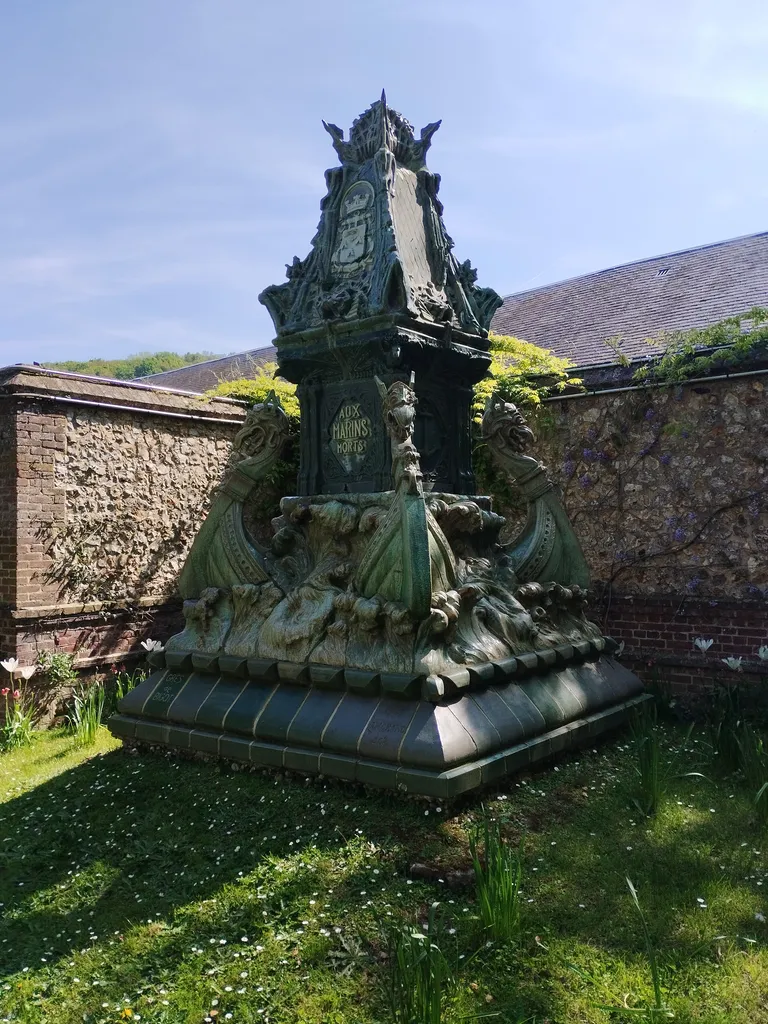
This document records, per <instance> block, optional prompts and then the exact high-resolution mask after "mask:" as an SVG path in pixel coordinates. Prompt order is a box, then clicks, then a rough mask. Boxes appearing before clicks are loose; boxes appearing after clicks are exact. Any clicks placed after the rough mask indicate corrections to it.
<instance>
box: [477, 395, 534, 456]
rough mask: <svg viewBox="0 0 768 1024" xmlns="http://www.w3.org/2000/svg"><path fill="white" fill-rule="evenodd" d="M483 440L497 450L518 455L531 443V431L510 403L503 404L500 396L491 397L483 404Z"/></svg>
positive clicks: (515, 407)
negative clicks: (508, 451)
mask: <svg viewBox="0 0 768 1024" xmlns="http://www.w3.org/2000/svg"><path fill="white" fill-rule="evenodd" d="M481 426H482V432H483V439H484V440H485V441H487V442H492V443H493V444H494V445H495V446H497V447H499V448H503V449H504V448H505V449H507V450H511V451H513V452H516V453H519V452H522V451H524V450H525V449H526V448H527V446H528V444H529V443H530V442H531V441H533V439H534V437H533V431H532V430H531V429H530V427H529V426H528V424H527V423H526V422H525V419H524V417H523V415H522V413H521V412H520V410H519V409H518V408H517V406H516V405H513V404H512V402H505V401H504V399H503V398H502V397H501V395H498V394H495V395H492V396H491V397H490V398H489V399H488V401H487V402H486V403H485V412H484V413H483V419H482V424H481Z"/></svg>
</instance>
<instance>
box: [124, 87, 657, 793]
mask: <svg viewBox="0 0 768 1024" xmlns="http://www.w3.org/2000/svg"><path fill="white" fill-rule="evenodd" d="M326 127H327V128H328V130H329V132H330V133H331V135H332V137H333V139H334V146H335V149H336V151H337V153H338V154H339V157H340V159H341V167H339V168H336V169H334V170H333V171H330V172H328V187H329V191H328V195H327V196H326V198H325V200H324V201H323V207H322V209H323V212H322V217H321V221H320V226H319V228H318V233H317V235H316V236H315V239H314V241H313V248H312V252H311V254H310V256H309V257H308V258H307V259H306V260H304V261H300V260H294V263H293V265H292V266H290V267H289V268H288V281H287V282H286V283H285V284H282V285H278V286H275V287H272V288H268V289H266V291H265V292H264V293H263V294H262V297H261V298H262V301H263V302H264V303H265V304H266V305H267V307H268V309H269V311H270V313H271V315H272V317H273V320H274V322H275V327H276V330H277V340H276V346H277V350H278V358H279V365H280V370H281V373H282V374H283V375H284V376H286V377H288V378H289V379H290V380H293V381H295V382H296V383H297V384H298V389H297V393H298V397H299V402H300V405H301V468H300V474H299V481H298V488H297V490H298V495H297V496H289V497H286V498H284V499H283V501H282V503H281V515H280V517H279V518H278V519H276V520H274V521H273V524H272V525H273V528H274V535H273V537H272V539H271V541H270V542H269V543H261V544H260V543H258V542H257V541H256V540H255V538H254V537H253V535H252V534H251V533H250V532H249V530H248V527H247V523H248V521H249V510H250V508H251V506H252V505H253V504H254V503H255V502H256V500H257V498H258V494H259V488H260V484H261V482H262V481H263V480H265V478H266V477H267V476H268V475H269V473H270V471H271V470H272V468H273V467H274V466H275V464H276V462H277V460H278V459H279V458H280V454H281V451H282V449H283V447H284V445H285V443H286V441H287V438H288V422H287V419H286V417H285V415H284V414H283V412H282V409H281V408H280V404H279V402H278V400H277V399H276V398H275V396H274V395H271V396H269V397H268V398H267V400H266V401H265V402H263V403H261V404H259V405H257V406H255V407H254V408H253V409H252V410H251V411H250V412H249V414H248V417H247V419H246V423H245V425H244V427H243V429H242V430H241V431H240V432H239V434H238V435H237V437H236V438H235V441H234V446H233V453H232V458H231V460H230V469H229V472H228V474H227V476H226V479H225V480H224V482H223V484H222V486H221V487H220V489H219V491H218V492H217V494H216V496H215V497H214V501H213V504H212V507H211V510H210V513H209V515H208V517H207V519H206V521H205V523H204V524H203V525H202V527H201V529H200V531H199V533H198V535H197V537H196V539H195V541H194V544H193V546H192V549H191V551H190V554H189V557H188V560H187V563H186V565H185V567H184V570H183V572H182V575H181V580H180V589H181V593H182V596H183V598H184V616H185V628H184V629H183V630H182V632H181V633H179V634H178V635H176V636H174V637H172V638H171V639H170V640H169V641H168V642H167V644H166V648H165V651H164V652H163V653H162V654H157V655H156V656H155V660H156V665H157V669H158V671H157V672H156V673H155V674H154V675H153V676H152V677H151V678H150V679H149V680H147V681H146V682H145V683H144V684H142V685H141V686H140V687H138V688H137V690H136V691H135V692H134V693H133V694H132V695H131V696H130V698H127V699H126V701H124V702H123V704H122V705H121V713H120V715H118V716H116V717H115V718H114V719H113V720H112V722H111V728H112V729H113V731H114V732H115V733H116V734H117V735H120V736H123V737H124V738H126V739H128V740H131V739H139V740H142V741H147V742H153V743H161V744H166V745H170V746H178V747H183V748H185V749H192V750H200V751H206V752H210V753H216V754H219V755H220V756H226V757H231V758H233V759H242V760H246V761H253V762H256V763H261V764H267V765H275V766H278V767H287V768H293V769H295V770H297V771H304V772H315V773H317V772H319V773H323V774H329V775H338V776H340V777H342V778H349V779H357V780H358V781H364V782H367V783H371V784H374V785H379V786H383V787H388V788H400V789H405V790H407V791H409V792H416V793H424V794H435V795H451V794H455V793H458V792H462V791H464V790H466V789H469V788H473V787H474V786H478V785H481V784H483V783H486V782H488V781H491V780H492V779H494V778H497V777H498V776H499V774H503V773H506V772H511V771H515V770H517V769H518V768H519V767H520V766H521V765H523V764H527V763H530V762H531V761H534V760H538V759H540V758H542V757H545V756H547V755H548V754H550V753H553V752H554V751H556V750H560V749H563V748H564V747H567V746H569V745H573V744H575V743H577V742H582V741H584V740H585V739H591V738H592V737H593V736H594V735H596V734H597V733H598V732H600V731H603V730H605V729H606V728H608V727H610V726H612V725H615V724H617V723H618V722H620V721H621V720H622V718H623V717H624V716H625V715H626V713H627V710H628V709H629V708H630V707H631V706H633V704H634V703H635V702H636V700H637V698H638V697H639V695H640V694H641V691H642V686H641V684H640V681H639V680H638V679H637V678H636V677H635V676H633V675H632V674H631V673H629V672H627V671H626V670H625V669H624V668H623V667H622V666H621V665H619V664H618V662H616V661H615V660H614V659H611V658H609V657H607V656H606V655H607V653H608V652H609V651H610V650H611V649H612V648H611V642H610V641H607V640H606V638H604V637H602V636H601V634H600V630H599V628H598V627H597V626H596V625H595V624H594V623H592V622H590V621H589V620H588V619H587V617H586V614H585V608H586V601H587V592H586V587H587V586H588V584H589V578H588V572H587V567H586V562H585V560H584V556H583V554H582V551H581V548H580V545H579V542H578V540H577V538H576V536H575V534H574V531H573V529H572V527H571V524H570V523H569V521H568V519H567V516H566V515H565V512H564V510H563V508H562V505H561V503H560V500H559V498H558V496H557V494H556V492H555V490H554V489H553V487H552V484H551V482H550V481H549V479H548V477H547V475H546V472H545V470H544V467H543V466H542V465H541V464H540V463H539V461H538V460H537V459H536V458H534V457H533V456H532V455H530V454H528V453H527V451H526V449H527V448H528V447H529V445H530V443H531V441H532V440H533V435H532V434H531V431H530V430H529V429H528V427H527V426H526V424H525V421H524V420H523V418H522V416H521V415H520V413H519V412H518V411H517V409H516V408H515V407H514V406H513V405H510V404H507V403H504V402H502V401H499V400H496V399H491V400H489V402H488V405H487V408H486V411H485V414H484V417H483V436H484V440H485V442H486V444H487V446H488V449H489V451H490V453H491V455H492V457H493V458H494V459H495V460H496V461H497V463H498V464H499V466H500V467H501V469H502V470H503V471H504V472H505V473H507V474H509V475H510V477H512V478H514V480H515V481H516V483H517V485H518V487H519V489H520V491H521V493H522V494H523V495H524V497H525V498H526V500H527V501H528V518H527V521H526V523H525V525H524V527H523V529H522V530H521V532H520V534H519V535H518V536H517V537H516V538H515V539H514V540H513V541H512V542H511V543H509V544H506V545H504V544H502V543H501V542H500V532H501V529H502V527H503V526H504V519H503V518H502V517H501V516H498V515H496V514H495V513H494V512H493V511H492V509H491V504H490V501H489V499H487V498H483V497H478V496H476V495H474V494H473V489H474V481H473V476H472V467H471V457H470V455H471V445H470V403H471V386H472V384H474V383H475V382H476V381H478V380H479V379H481V378H482V377H483V375H484V374H485V373H486V371H487V368H488V363H489V357H488V340H487V333H488V325H489V323H490V318H491V316H492V315H493V312H494V310H495V309H496V307H497V305H498V303H499V301H500V300H499V298H498V296H497V295H496V293H495V292H494V291H492V290H491V289H483V288H478V287H477V286H476V284H475V279H476V274H475V271H474V270H472V268H471V266H470V265H469V263H468V262H467V263H464V264H459V263H458V261H457V260H456V258H455V257H454V256H453V252H452V249H453V243H452V241H451V239H450V238H449V236H448V235H447V233H446V230H445V226H444V224H443V220H442V206H441V204H440V203H439V201H438V199H437V187H438V178H437V176H436V175H434V174H432V172H430V171H428V170H427V168H426V166H425V163H424V159H425V155H426V151H427V149H428V146H429V142H430V139H431V137H432V135H433V134H434V131H435V130H436V128H437V125H430V126H428V127H427V128H426V129H424V130H423V131H422V134H421V139H420V140H416V139H415V137H414V134H413V129H412V128H411V126H410V125H409V124H408V122H407V121H406V120H405V119H404V118H402V116H401V115H400V114H398V113H397V112H396V111H393V110H392V109H391V108H390V107H388V106H387V104H386V101H385V99H384V98H383V97H382V100H381V101H379V102H377V103H374V104H373V106H372V107H371V108H370V109H369V110H368V111H367V112H366V113H365V114H363V115H362V116H361V117H360V118H358V120H357V121H356V122H355V124H354V125H353V127H352V131H351V133H350V138H349V140H348V141H344V139H343V134H342V133H341V132H340V131H339V129H337V128H335V126H333V125H330V126H326Z"/></svg>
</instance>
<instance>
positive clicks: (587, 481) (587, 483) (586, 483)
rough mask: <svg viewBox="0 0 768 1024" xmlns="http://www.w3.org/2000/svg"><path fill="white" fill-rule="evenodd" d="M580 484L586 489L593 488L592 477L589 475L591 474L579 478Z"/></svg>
mask: <svg viewBox="0 0 768 1024" xmlns="http://www.w3.org/2000/svg"><path fill="white" fill-rule="evenodd" d="M579 483H580V484H581V486H582V487H584V488H585V489H586V488H587V487H591V486H592V477H591V476H590V475H589V473H584V474H582V476H580V477H579Z"/></svg>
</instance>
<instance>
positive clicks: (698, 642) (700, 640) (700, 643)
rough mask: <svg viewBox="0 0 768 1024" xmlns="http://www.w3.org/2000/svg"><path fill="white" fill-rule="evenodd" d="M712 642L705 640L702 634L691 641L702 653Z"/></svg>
mask: <svg viewBox="0 0 768 1024" xmlns="http://www.w3.org/2000/svg"><path fill="white" fill-rule="evenodd" d="M714 642H715V641H714V640H705V639H704V637H703V636H697V637H696V639H695V640H694V641H693V646H694V647H698V649H699V650H700V651H701V653H702V654H704V652H705V651H708V650H709V648H710V647H711V646H712V644H713V643H714Z"/></svg>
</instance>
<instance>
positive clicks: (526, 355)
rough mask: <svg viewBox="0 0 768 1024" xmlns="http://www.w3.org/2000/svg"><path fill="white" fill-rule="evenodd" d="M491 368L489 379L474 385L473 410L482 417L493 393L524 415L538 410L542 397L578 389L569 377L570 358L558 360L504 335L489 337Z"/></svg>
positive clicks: (543, 349) (578, 384) (548, 353)
mask: <svg viewBox="0 0 768 1024" xmlns="http://www.w3.org/2000/svg"><path fill="white" fill-rule="evenodd" d="M488 339H489V341H490V343H491V368H490V371H489V376H488V377H486V378H485V379H484V380H481V381H480V383H479V384H477V385H475V401H474V410H475V413H476V415H477V416H480V415H482V411H483V408H484V407H485V402H486V399H487V398H489V397H490V396H491V395H492V394H493V393H494V392H498V393H499V394H501V395H502V396H503V397H504V398H505V399H506V401H508V402H514V403H515V405H516V406H518V407H519V408H520V409H521V410H522V411H523V412H530V411H531V410H534V409H538V407H539V406H540V405H541V403H542V402H543V401H544V399H545V398H549V397H550V396H552V395H555V394H558V393H560V392H562V391H565V390H566V389H572V388H580V387H581V380H580V378H578V377H571V375H570V374H569V372H568V371H569V370H570V369H571V368H572V367H573V363H572V362H571V361H570V359H561V358H560V357H559V356H556V355H555V354H554V352H550V351H549V349H546V348H539V346H538V345H533V344H532V343H531V342H529V341H521V340H520V338H513V337H510V336H508V335H503V334H493V333H491V334H489V335H488Z"/></svg>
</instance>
